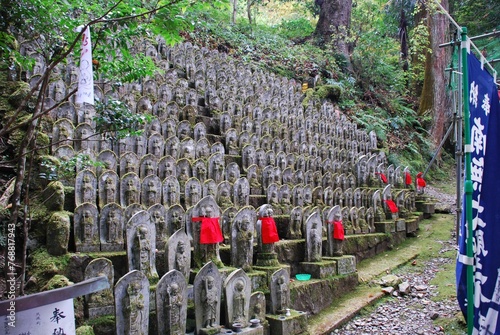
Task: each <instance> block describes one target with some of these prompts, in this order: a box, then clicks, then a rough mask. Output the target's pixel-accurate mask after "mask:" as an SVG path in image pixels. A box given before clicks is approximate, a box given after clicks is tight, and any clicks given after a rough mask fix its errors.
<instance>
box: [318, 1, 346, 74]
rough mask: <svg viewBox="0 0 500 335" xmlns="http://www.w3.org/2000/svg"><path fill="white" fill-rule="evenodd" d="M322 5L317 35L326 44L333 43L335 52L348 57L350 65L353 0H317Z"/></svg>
mask: <svg viewBox="0 0 500 335" xmlns="http://www.w3.org/2000/svg"><path fill="white" fill-rule="evenodd" d="M316 4H317V5H319V7H320V12H319V19H318V23H317V24H316V31H315V35H316V36H317V37H320V38H321V39H322V40H323V42H324V43H325V44H327V43H330V42H332V43H333V48H334V50H333V52H334V53H337V54H341V55H343V56H344V57H345V58H346V61H347V63H348V64H349V67H350V63H351V62H350V52H349V45H348V43H347V37H348V35H349V29H350V27H351V12H352V0H316Z"/></svg>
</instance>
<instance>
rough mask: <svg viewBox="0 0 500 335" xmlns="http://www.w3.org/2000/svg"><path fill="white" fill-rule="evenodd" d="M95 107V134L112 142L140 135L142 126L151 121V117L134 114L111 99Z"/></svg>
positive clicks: (98, 103) (124, 105)
mask: <svg viewBox="0 0 500 335" xmlns="http://www.w3.org/2000/svg"><path fill="white" fill-rule="evenodd" d="M95 107H96V113H97V115H96V116H95V118H94V119H95V121H96V124H97V126H96V129H97V132H98V133H102V134H104V136H105V137H106V138H110V139H113V140H118V139H121V138H125V137H128V136H136V135H140V134H142V133H143V131H144V127H143V126H144V125H145V124H147V123H149V122H151V120H152V115H149V114H136V113H134V112H132V111H131V110H130V109H129V108H128V106H127V105H126V104H125V103H123V102H122V101H120V100H116V99H113V98H111V97H110V98H108V99H106V101H98V102H97V103H96V106H95Z"/></svg>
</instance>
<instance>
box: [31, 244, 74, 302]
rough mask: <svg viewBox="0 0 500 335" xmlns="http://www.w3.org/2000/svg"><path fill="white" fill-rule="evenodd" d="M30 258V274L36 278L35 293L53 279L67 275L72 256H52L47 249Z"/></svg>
mask: <svg viewBox="0 0 500 335" xmlns="http://www.w3.org/2000/svg"><path fill="white" fill-rule="evenodd" d="M30 257H31V262H30V264H31V270H30V272H29V274H30V276H32V277H34V278H36V280H37V285H36V286H37V287H35V288H34V292H38V291H40V288H41V287H44V286H45V285H46V284H47V283H48V281H49V280H50V279H51V278H52V277H54V276H55V275H58V274H63V273H65V270H66V267H67V266H68V263H69V259H70V257H71V255H70V254H65V255H62V256H51V255H50V254H49V253H48V252H47V249H45V248H39V249H36V250H35V251H34V252H33V253H32V254H31V256H30Z"/></svg>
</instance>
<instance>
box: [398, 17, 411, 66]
mask: <svg viewBox="0 0 500 335" xmlns="http://www.w3.org/2000/svg"><path fill="white" fill-rule="evenodd" d="M399 43H400V45H401V62H402V63H403V70H404V71H405V72H406V71H408V68H409V66H408V21H407V20H406V15H405V11H404V9H401V16H400V19H399Z"/></svg>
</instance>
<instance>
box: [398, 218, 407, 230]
mask: <svg viewBox="0 0 500 335" xmlns="http://www.w3.org/2000/svg"><path fill="white" fill-rule="evenodd" d="M396 231H406V222H405V220H403V219H397V220H396Z"/></svg>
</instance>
